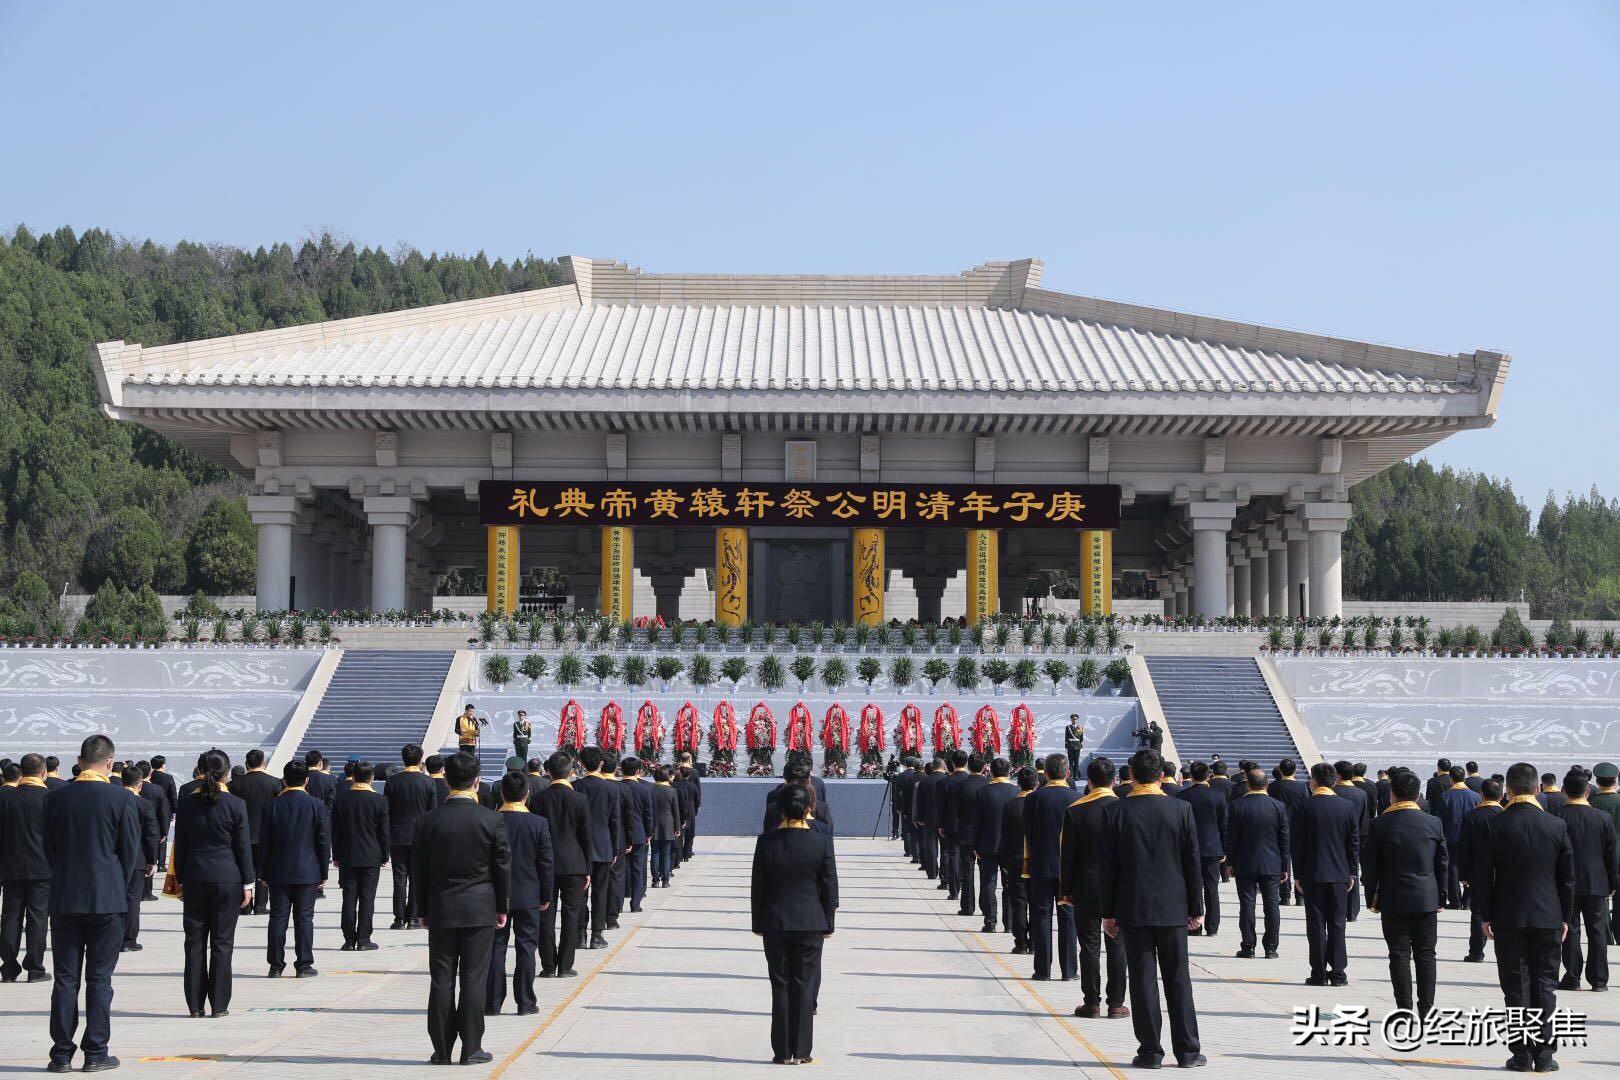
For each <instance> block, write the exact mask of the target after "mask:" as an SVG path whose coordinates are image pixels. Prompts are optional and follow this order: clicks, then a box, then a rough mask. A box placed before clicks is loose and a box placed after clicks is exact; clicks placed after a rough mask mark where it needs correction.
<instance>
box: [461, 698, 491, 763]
mask: <svg viewBox="0 0 1620 1080" xmlns="http://www.w3.org/2000/svg"><path fill="white" fill-rule="evenodd" d="M483 723H484V721H483V720H480V719H479V718H478V717H477V716H476V715H475V714H474V712H473V707H472V705H471V704H470V703H469V704H468V705H467V707H466V708H465V709H463V710H462V711H461V715H460V716H458V717H456V747H457V749H459V750H461V751H462V752H463V753H468V754H474V755H476V754H477V753H478V729H479V727H481V726H482V725H483Z"/></svg>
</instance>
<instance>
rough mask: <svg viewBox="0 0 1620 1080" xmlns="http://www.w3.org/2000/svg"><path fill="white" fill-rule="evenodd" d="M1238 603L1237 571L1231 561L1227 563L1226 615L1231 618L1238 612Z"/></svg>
mask: <svg viewBox="0 0 1620 1080" xmlns="http://www.w3.org/2000/svg"><path fill="white" fill-rule="evenodd" d="M1236 604H1237V573H1236V571H1234V570H1233V569H1232V564H1231V562H1230V561H1228V562H1227V564H1226V616H1227V618H1231V617H1232V615H1233V614H1235V612H1236Z"/></svg>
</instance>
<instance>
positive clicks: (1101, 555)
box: [1080, 529, 1114, 615]
mask: <svg viewBox="0 0 1620 1080" xmlns="http://www.w3.org/2000/svg"><path fill="white" fill-rule="evenodd" d="M1080 610H1081V612H1082V613H1083V614H1086V615H1112V614H1113V613H1114V534H1113V533H1112V532H1110V531H1109V530H1107V529H1082V530H1081V532H1080Z"/></svg>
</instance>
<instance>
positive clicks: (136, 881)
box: [112, 765, 163, 952]
mask: <svg viewBox="0 0 1620 1080" xmlns="http://www.w3.org/2000/svg"><path fill="white" fill-rule="evenodd" d="M112 780H113V782H114V783H116V784H120V785H122V786H123V788H124V790H125V791H127V792H129V793H130V794H131V795H133V796H135V797H136V800H137V801H136V803H135V811H136V813H137V814H139V815H140V819H141V865H140V866H138V867H136V868H135V872H134V873H133V874H131V875H130V876H129V891H128V893H127V894H126V898H127V899H128V901H129V907H128V909H127V911H126V912H125V915H124V944H123V945H122V946H121V948H122V949H123V951H124V952H140V951H141V948H142V946H141V943H140V936H141V901H142V900H144V899H145V898H146V894H147V893H148V892H150V891H151V881H152V875H153V874H155V873H156V872H157V865H158V857H159V853H160V848H161V846H162V843H163V834H162V833H160V832H159V831H158V813H159V806H160V804H159V803H157V802H154V801H153V800H151V799H147V798H143V797H142V796H141V787H142V783H143V782H142V780H141V770H140V766H138V765H125V766H124V768H123V770H122V771H115V772H114V773H113V776H112Z"/></svg>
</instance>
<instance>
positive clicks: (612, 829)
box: [574, 746, 624, 949]
mask: <svg viewBox="0 0 1620 1080" xmlns="http://www.w3.org/2000/svg"><path fill="white" fill-rule="evenodd" d="M579 763H580V764H581V765H583V766H584V767H585V775H584V776H582V777H580V779H579V782H578V783H577V784H575V785H574V786H575V789H576V790H578V791H579V792H580V794H582V795H584V796H585V798H586V800H587V801H588V802H589V803H590V804H591V819H590V820H591V850H590V857H591V884H590V893H591V897H590V899H591V937H590V941H589V943H588V944H587V945H586V946H585V947H586V948H588V949H605V948H607V937H606V936H605V934H606V930H607V909H608V875H609V874H611V873H612V872H613V860H614V859H615V858H617V857H618V856H619V855H620V854H622V853H623V850H624V842H623V839H622V836H623V832H624V819H623V818H622V817H621V816H620V813H619V788H618V785H617V784H616V783H615V782H614V780H613V777H611V776H609V775H608V774H607V773H605V772H603V770H602V751H601V748H599V747H595V746H587V747H585V748H583V749H582V750H580V752H579Z"/></svg>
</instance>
